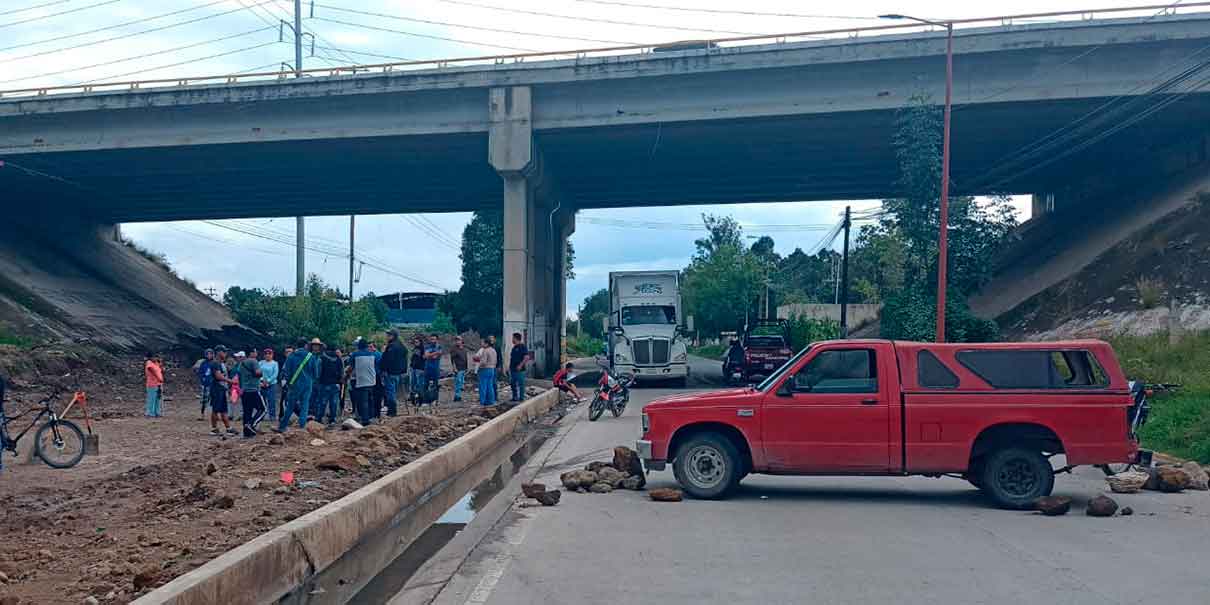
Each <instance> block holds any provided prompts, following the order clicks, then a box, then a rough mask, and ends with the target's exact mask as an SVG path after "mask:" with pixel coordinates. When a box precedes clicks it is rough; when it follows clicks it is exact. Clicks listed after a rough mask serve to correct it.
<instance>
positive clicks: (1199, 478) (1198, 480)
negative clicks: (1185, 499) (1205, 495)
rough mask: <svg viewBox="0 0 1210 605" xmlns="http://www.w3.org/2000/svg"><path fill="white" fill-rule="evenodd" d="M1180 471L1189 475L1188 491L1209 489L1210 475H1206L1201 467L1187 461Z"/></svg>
mask: <svg viewBox="0 0 1210 605" xmlns="http://www.w3.org/2000/svg"><path fill="white" fill-rule="evenodd" d="M1181 470H1183V471H1185V473H1186V474H1187V475H1189V489H1195V490H1199V491H1206V490H1207V489H1210V474H1207V473H1206V469H1203V468H1202V465H1200V464H1198V463H1196V462H1193V461H1189V462H1186V463H1185V464H1183V465H1181Z"/></svg>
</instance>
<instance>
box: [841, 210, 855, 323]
mask: <svg viewBox="0 0 1210 605" xmlns="http://www.w3.org/2000/svg"><path fill="white" fill-rule="evenodd" d="M849 211H850V208H849V206H845V207H844V252H843V253H842V255H841V257H840V337H841V338H848V337H849V227H851V226H852V224H853V221H852V219H851V215H850V212H849Z"/></svg>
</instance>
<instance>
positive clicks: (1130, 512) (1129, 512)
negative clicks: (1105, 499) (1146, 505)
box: [1122, 506, 1134, 517]
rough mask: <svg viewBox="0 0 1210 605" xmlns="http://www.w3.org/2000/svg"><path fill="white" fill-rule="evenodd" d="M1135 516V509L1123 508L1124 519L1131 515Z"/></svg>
mask: <svg viewBox="0 0 1210 605" xmlns="http://www.w3.org/2000/svg"><path fill="white" fill-rule="evenodd" d="M1133 514H1134V509H1133V508H1130V507H1129V506H1123V507H1122V516H1123V517H1129V516H1130V515H1133Z"/></svg>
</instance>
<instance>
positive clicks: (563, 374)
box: [554, 363, 580, 401]
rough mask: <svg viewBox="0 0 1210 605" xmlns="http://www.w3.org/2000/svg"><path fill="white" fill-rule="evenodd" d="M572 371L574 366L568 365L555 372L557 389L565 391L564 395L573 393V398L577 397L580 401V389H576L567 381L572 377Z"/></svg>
mask: <svg viewBox="0 0 1210 605" xmlns="http://www.w3.org/2000/svg"><path fill="white" fill-rule="evenodd" d="M571 369H572V365H571V364H570V363H568V364H567V365H565V366H563V369H561V370H559V371H558V372H555V377H554V383H555V388H557V389H559V390H560V391H563V392H564V393H571V396H572V397H575V398H576V401H580V391H579V389H577V388H576V385H574V384H572V383H570V382H568V381H567V379H568V377H569V376H570V375H571Z"/></svg>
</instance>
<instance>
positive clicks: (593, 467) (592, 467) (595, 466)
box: [584, 460, 612, 473]
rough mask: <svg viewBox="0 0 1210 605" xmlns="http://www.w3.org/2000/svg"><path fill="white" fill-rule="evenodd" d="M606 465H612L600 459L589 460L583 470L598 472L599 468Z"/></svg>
mask: <svg viewBox="0 0 1210 605" xmlns="http://www.w3.org/2000/svg"><path fill="white" fill-rule="evenodd" d="M607 466H610V467H611V466H612V465H611V464H610V463H608V462H602V461H600V460H598V461H596V462H589V463H588V466H586V467H584V470H586V471H592V472H594V473H597V472H600V471H601V469H603V468H605V467H607Z"/></svg>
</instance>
